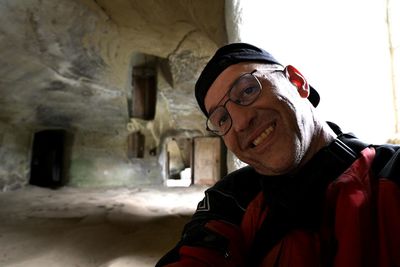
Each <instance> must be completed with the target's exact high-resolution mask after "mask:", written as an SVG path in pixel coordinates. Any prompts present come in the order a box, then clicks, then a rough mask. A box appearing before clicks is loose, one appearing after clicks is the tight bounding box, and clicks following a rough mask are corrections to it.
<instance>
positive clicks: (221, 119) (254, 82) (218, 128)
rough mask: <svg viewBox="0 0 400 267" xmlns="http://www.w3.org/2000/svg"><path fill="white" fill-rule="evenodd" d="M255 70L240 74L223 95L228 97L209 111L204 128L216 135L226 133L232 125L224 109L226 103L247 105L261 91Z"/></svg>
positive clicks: (251, 102)
mask: <svg viewBox="0 0 400 267" xmlns="http://www.w3.org/2000/svg"><path fill="white" fill-rule="evenodd" d="M256 71H257V70H253V71H252V72H250V73H245V74H243V75H241V76H240V77H239V78H238V79H237V80H236V81H235V82H234V84H233V86H232V87H231V88H230V89H229V91H228V92H227V93H226V94H225V95H224V97H225V96H226V95H227V96H228V99H227V100H226V101H225V103H224V104H223V105H218V106H217V107H216V108H215V109H213V110H212V111H211V113H210V114H209V116H208V119H207V122H206V129H207V130H208V131H211V132H213V133H214V134H216V135H219V136H224V135H226V134H227V133H228V132H229V130H230V129H231V127H232V117H231V115H230V114H229V112H228V110H227V109H226V104H227V103H228V102H229V101H232V102H233V103H235V104H236V105H239V106H249V105H251V104H253V103H254V101H256V99H257V98H258V96H259V95H260V93H261V89H262V86H261V83H260V81H259V80H258V78H257V77H256V76H255V75H254V73H255V72H256Z"/></svg>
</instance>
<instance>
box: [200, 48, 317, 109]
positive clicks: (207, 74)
mask: <svg viewBox="0 0 400 267" xmlns="http://www.w3.org/2000/svg"><path fill="white" fill-rule="evenodd" d="M240 62H260V63H269V64H278V65H281V64H280V63H279V62H278V61H277V60H276V59H275V58H274V57H273V56H272V55H271V54H270V53H268V52H267V51H265V50H263V49H261V48H258V47H255V46H253V45H250V44H246V43H232V44H228V45H225V46H223V47H221V48H219V49H218V50H217V52H216V53H215V55H214V56H213V57H212V58H211V59H210V61H209V62H208V63H207V65H206V66H205V68H204V69H203V71H202V72H201V74H200V77H199V79H198V80H197V82H196V86H195V96H196V100H197V103H198V105H199V107H200V109H201V110H202V111H203V113H204V114H205V115H206V116H208V113H207V110H206V108H205V105H204V98H205V97H206V94H207V91H208V89H209V88H210V86H211V85H212V83H213V82H214V81H215V79H216V78H217V77H218V76H219V75H220V74H221V72H223V71H224V70H225V69H226V68H227V67H229V66H230V65H233V64H237V63H240ZM308 100H309V101H310V102H311V103H312V105H313V106H314V107H317V106H318V104H319V94H318V92H317V91H316V90H315V89H314V88H313V87H311V86H310V95H309V96H308Z"/></svg>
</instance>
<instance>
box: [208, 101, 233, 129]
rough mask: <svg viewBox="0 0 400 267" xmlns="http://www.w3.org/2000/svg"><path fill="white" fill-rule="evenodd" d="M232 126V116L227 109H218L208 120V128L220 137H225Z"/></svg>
mask: <svg viewBox="0 0 400 267" xmlns="http://www.w3.org/2000/svg"><path fill="white" fill-rule="evenodd" d="M231 125H232V120H231V116H230V115H229V113H228V111H227V110H226V108H225V107H223V106H219V107H217V108H216V109H215V110H214V111H213V112H212V113H211V114H210V116H209V118H208V120H207V128H208V129H209V130H210V131H212V132H214V133H215V134H218V135H224V134H226V132H228V131H229V128H230V127H231Z"/></svg>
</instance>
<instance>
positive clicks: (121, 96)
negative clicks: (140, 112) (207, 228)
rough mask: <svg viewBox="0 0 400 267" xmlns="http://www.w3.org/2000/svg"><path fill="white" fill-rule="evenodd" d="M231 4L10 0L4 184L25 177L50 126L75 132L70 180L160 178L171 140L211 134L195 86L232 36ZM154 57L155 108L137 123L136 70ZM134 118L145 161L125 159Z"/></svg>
mask: <svg viewBox="0 0 400 267" xmlns="http://www.w3.org/2000/svg"><path fill="white" fill-rule="evenodd" d="M224 6H225V2H224V1H223V0H202V1H187V0H186V1H183V0H172V1H161V0H158V1H155V0H153V1H150V0H149V1H134V0H116V1H107V0H4V1H1V2H0V145H1V146H0V156H1V158H2V159H4V158H7V159H4V160H3V161H2V165H1V166H0V188H2V189H3V190H5V189H7V188H10V187H13V186H14V183H15V181H16V180H18V181H20V180H22V181H24V182H26V180H27V179H28V176H29V162H30V147H31V145H32V144H31V142H32V140H31V139H32V136H33V134H34V133H35V132H37V131H40V130H43V129H65V130H67V131H68V132H70V133H71V134H72V135H73V136H74V142H73V143H72V152H71V159H70V160H71V168H70V170H69V173H68V178H69V180H70V183H71V184H74V185H88V186H89V185H125V184H135V183H136V184H151V183H160V182H161V180H160V170H161V166H160V165H159V157H160V154H159V152H160V151H162V145H163V144H162V140H163V139H165V138H166V137H167V136H168V135H171V134H172V135H173V134H174V133H176V132H177V130H178V129H179V130H180V129H182V130H183V131H184V132H185V133H187V135H189V136H194V135H203V134H205V133H204V129H203V122H204V118H203V116H202V115H201V113H200V112H199V110H198V109H197V107H196V105H195V102H194V99H193V85H194V81H195V79H196V77H197V75H198V73H199V70H200V69H201V68H202V66H203V65H204V63H205V62H206V60H207V59H208V58H209V56H210V55H211V54H212V53H213V52H214V50H215V49H216V47H217V46H218V45H220V44H222V43H224V42H226V41H227V34H226V29H225V15H224V10H225V7H224ZM146 58H151V59H152V61H153V62H155V63H154V65H155V66H156V70H157V80H158V83H157V85H158V86H157V90H158V91H157V106H156V115H155V118H154V120H152V121H143V120H139V119H132V120H131V118H130V117H129V112H128V99H129V96H130V93H131V74H132V67H134V66H137V65H141V64H145V63H147V62H146ZM128 123H130V125H131V126H132V125H133V127H134V129H135V130H141V131H143V133H144V134H145V136H146V147H145V157H144V159H137V160H135V159H133V160H132V159H128V158H127V156H126V150H127V135H128V134H129V132H130V131H129V130H128V129H127V124H128ZM14 134H16V135H14ZM13 135H14V136H13ZM11 136H13V138H10V137H11ZM154 148H156V149H155V150H156V151H157V153H156V154H155V155H154V153H153V154H152V155H149V150H151V149H154ZM11 170H12V171H11ZM24 182H22V183H21V182H17V184H19V185H20V186H21V185H23V183H24Z"/></svg>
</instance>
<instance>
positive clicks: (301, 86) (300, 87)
mask: <svg viewBox="0 0 400 267" xmlns="http://www.w3.org/2000/svg"><path fill="white" fill-rule="evenodd" d="M285 75H286V77H287V78H288V79H289V81H290V82H291V83H292V84H293V85H294V86H296V87H297V91H298V92H299V94H300V96H301V97H303V98H307V97H308V96H309V95H310V86H309V85H308V83H307V80H306V79H305V78H304V76H303V74H301V73H300V71H298V70H297V69H296V68H295V67H293V66H292V65H287V66H286V68H285Z"/></svg>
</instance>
